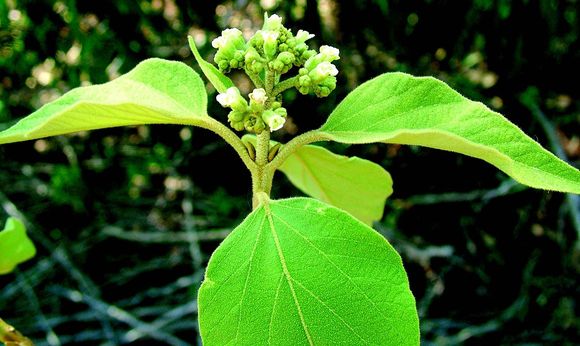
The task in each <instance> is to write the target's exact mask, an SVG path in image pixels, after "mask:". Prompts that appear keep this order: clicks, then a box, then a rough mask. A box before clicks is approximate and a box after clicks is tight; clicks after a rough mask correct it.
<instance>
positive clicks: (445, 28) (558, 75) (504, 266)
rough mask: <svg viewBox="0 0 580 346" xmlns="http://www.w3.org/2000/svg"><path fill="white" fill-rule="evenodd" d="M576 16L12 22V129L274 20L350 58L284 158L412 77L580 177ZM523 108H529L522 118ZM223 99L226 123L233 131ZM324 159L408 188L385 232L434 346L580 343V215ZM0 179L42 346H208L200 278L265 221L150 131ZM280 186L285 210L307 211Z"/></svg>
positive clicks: (77, 11)
mask: <svg viewBox="0 0 580 346" xmlns="http://www.w3.org/2000/svg"><path fill="white" fill-rule="evenodd" d="M578 8H580V1H578V0H566V1H556V0H538V1H531V0H516V1H507V0H475V1H465V2H449V1H437V0H422V1H402V0H398V1H394V0H393V1H388V0H350V1H341V2H339V1H336V0H318V1H306V0H293V1H279V0H260V1H249V0H231V1H216V2H212V1H183V0H137V1H111V0H106V1H98V2H94V1H93V2H91V1H75V0H60V1H55V0H34V1H32V0H19V1H17V0H5V1H0V71H1V73H0V129H3V128H6V127H8V126H9V125H10V124H12V123H13V122H14V121H16V120H17V119H19V118H21V117H23V116H25V115H27V114H29V113H30V112H32V111H33V110H34V109H36V108H38V107H40V106H41V105H42V104H44V103H46V102H48V101H50V100H53V99H55V98H56V97H58V96H60V95H62V94H63V93H64V92H66V91H68V90H70V89H72V88H74V87H77V86H81V85H90V84H94V83H102V82H106V81H108V80H111V79H113V78H116V77H118V76H119V75H121V74H123V73H125V72H127V71H128V70H130V69H131V68H132V67H134V66H135V65H136V64H137V63H138V62H139V61H141V60H143V59H145V58H148V57H152V56H155V57H162V58H167V59H174V60H179V61H184V62H186V63H188V64H190V65H192V66H193V68H195V69H197V67H196V66H194V65H195V64H194V63H193V56H192V55H191V53H190V51H189V49H188V48H187V42H186V36H187V35H188V34H190V35H192V36H193V37H194V39H195V41H196V44H197V45H198V46H199V47H200V48H201V49H200V51H201V54H202V55H204V56H206V57H207V58H208V59H210V60H211V56H212V48H211V44H210V42H211V40H212V39H213V38H215V37H217V35H219V32H220V31H221V30H222V29H223V28H226V27H229V26H234V27H238V28H240V29H241V30H242V31H244V32H251V31H253V30H256V29H257V28H259V27H260V26H261V23H262V18H263V17H262V15H263V10H267V11H269V12H270V13H277V14H279V15H281V16H283V17H284V18H285V22H286V24H287V26H288V27H290V28H293V29H294V30H297V29H298V28H301V29H305V30H308V31H310V32H312V33H315V34H316V37H315V38H314V39H313V42H314V43H315V44H316V45H321V44H331V45H333V46H336V47H339V48H340V50H341V60H340V61H338V65H339V70H340V71H341V73H340V74H339V76H338V77H339V81H338V88H337V90H336V91H335V92H334V93H333V94H332V95H331V97H329V98H327V99H323V100H318V99H315V98H310V97H303V96H300V97H299V95H297V94H296V93H292V92H289V93H288V94H287V95H285V98H286V102H287V108H288V110H289V115H290V117H291V121H288V125H287V126H286V127H285V128H284V131H282V132H281V134H280V135H279V138H277V139H278V140H281V141H286V140H288V139H289V138H290V137H292V136H294V135H295V134H296V133H300V132H304V131H306V130H308V129H311V128H315V127H318V126H319V125H320V124H322V122H323V121H324V119H325V117H326V115H327V114H329V112H330V111H331V110H332V108H333V107H334V106H335V105H336V104H337V103H338V102H339V101H340V100H341V99H342V98H343V97H344V96H345V95H346V94H347V93H348V92H349V91H350V90H352V89H354V88H355V87H356V86H357V85H359V84H360V83H362V82H364V81H366V80H368V79H369V78H372V77H374V76H376V75H378V74H380V73H383V72H387V71H405V72H409V73H413V74H416V75H432V76H435V77H437V78H440V79H442V80H444V81H446V82H447V83H449V84H450V85H451V86H453V87H454V88H455V89H457V90H458V91H460V92H461V93H462V94H464V95H466V96H467V97H470V98H472V99H476V100H479V101H481V102H483V103H485V104H487V105H488V106H489V107H491V108H492V109H496V110H498V111H500V112H501V113H502V114H504V115H505V116H506V117H508V118H509V119H510V120H511V121H513V122H515V123H516V124H518V125H519V126H520V127H522V128H523V129H524V131H525V132H526V133H528V134H530V135H531V136H532V137H534V138H536V139H537V140H538V141H539V142H541V143H542V144H543V145H544V146H547V147H549V148H551V150H553V151H554V152H560V153H561V154H562V155H564V156H565V157H566V158H567V159H568V160H570V161H571V163H572V164H575V165H576V166H578V163H579V160H580V89H579V88H578V86H577V85H578V80H580V69H579V68H578V66H580V41H579V40H578V35H579V34H580V25H579V21H580V18H578ZM361 19H362V20H361ZM361 23H362V24H361ZM233 78H234V79H235V80H236V82H237V83H240V85H241V86H242V88H243V89H244V90H246V91H248V90H249V88H250V83H249V81H248V80H246V79H243V77H242V76H240V75H234V76H233ZM530 88H532V89H530ZM526 90H528V93H527V94H524V95H528V96H529V95H530V94H529V91H530V90H532V91H533V92H534V97H533V98H530V97H526V99H525V101H526V102H522V101H524V100H523V99H522V100H520V95H521V94H522V93H524V92H525V91H526ZM208 92H209V93H210V97H209V101H210V114H212V115H214V116H215V117H217V118H218V119H221V120H225V112H224V110H223V109H221V108H220V107H219V105H217V104H216V102H215V97H214V96H215V91H214V90H213V88H212V87H211V86H209V85H208ZM530 100H532V102H531V104H530V102H529V101H530ZM542 119H544V120H546V121H543V120H542ZM329 147H330V148H331V149H332V150H334V151H336V152H338V153H343V154H347V155H360V156H363V157H365V158H369V159H371V160H373V161H375V162H378V163H381V164H382V165H383V166H384V167H386V168H387V169H388V170H389V171H390V172H391V174H392V176H393V180H394V188H395V193H394V195H393V197H392V198H391V199H390V200H389V201H388V204H387V207H386V212H385V216H384V218H383V220H382V221H381V222H380V223H377V224H376V228H377V229H378V230H379V231H380V232H381V233H382V234H384V235H385V236H386V237H387V238H388V239H389V240H390V241H391V242H392V243H393V244H394V246H395V247H396V248H397V250H398V251H399V252H400V253H401V254H402V257H403V259H404V261H405V265H406V268H407V270H408V271H409V276H410V281H411V285H412V289H413V291H414V293H415V295H416V298H417V303H418V307H419V311H420V315H421V318H422V338H423V344H424V345H458V344H466V345H470V344H474V345H476V344H485V345H496V344H497V345H500V344H502V345H524V344H525V345H540V344H541V345H551V344H554V345H575V344H579V343H580V332H579V330H580V326H579V322H578V318H577V316H578V313H579V311H578V310H579V305H580V302H579V301H578V297H579V296H580V288H579V287H580V285H579V284H578V273H579V271H580V264H579V260H580V250H579V249H580V247H579V246H578V242H577V238H578V232H580V217H579V216H578V215H579V214H580V210H579V209H580V208H579V206H578V199H577V198H576V199H574V198H573V197H569V196H564V195H562V194H558V193H548V192H543V191H536V190H530V189H527V188H524V187H522V186H520V185H517V184H515V183H513V182H512V181H511V180H509V179H507V178H506V177H505V176H504V175H503V174H501V173H499V172H498V171H497V170H496V169H495V168H493V167H491V166H489V165H488V164H486V163H484V162H480V161H477V160H474V159H472V158H469V157H462V156H458V155H456V154H452V153H446V152H440V151H436V150H430V149H425V148H419V147H406V146H398V145H366V146H352V147H347V146H344V145H339V144H329ZM0 162H1V167H2V169H1V170H0V205H1V206H2V209H0V219H4V218H5V216H15V217H19V218H20V219H22V220H25V222H26V223H27V226H28V227H27V228H28V229H29V230H30V232H31V237H32V239H33V240H34V241H35V243H37V244H38V248H39V255H38V256H37V257H36V259H35V260H32V261H29V262H28V263H25V264H23V265H22V266H21V268H20V269H19V270H17V271H16V272H15V273H14V274H12V275H8V276H6V277H2V278H0V315H1V317H2V318H4V319H5V320H6V321H7V322H9V323H10V324H11V325H14V326H15V327H16V328H17V329H18V330H20V331H21V332H23V333H24V334H25V335H27V336H30V337H31V338H32V339H34V340H35V341H36V343H37V345H68V344H71V345H72V344H83V345H93V344H94V345H117V344H125V343H129V344H132V345H149V344H156V345H157V344H170V345H188V344H195V343H199V340H198V337H197V335H196V334H195V330H196V328H197V325H196V311H197V306H196V304H195V293H196V289H197V287H198V286H199V283H200V281H201V279H202V277H203V268H204V267H205V264H206V263H207V260H208V258H209V256H210V255H211V252H212V251H213V249H215V247H216V246H217V245H218V244H219V241H220V240H221V239H223V237H225V235H226V234H227V232H228V230H230V229H231V228H233V227H235V225H236V224H237V223H238V222H239V221H240V220H241V218H243V216H244V215H245V213H247V212H248V211H249V210H250V208H251V203H250V201H249V200H250V188H249V185H250V180H249V175H248V174H247V173H246V172H245V171H244V168H243V165H242V164H241V163H240V162H239V160H238V159H237V158H236V156H235V154H234V153H233V151H232V150H230V149H229V148H228V147H227V146H226V145H225V144H224V143H222V142H219V141H216V137H215V136H214V135H213V134H211V133H208V132H206V131H204V130H201V129H195V128H183V127H179V126H151V127H146V126H139V127H132V128H115V129H107V130H102V131H93V132H88V133H87V132H85V133H78V134H74V135H69V136H61V137H57V138H47V139H41V140H37V141H34V142H25V143H16V144H10V145H4V146H1V147H0ZM224 167H225V169H224ZM277 179H279V180H278V183H279V185H277V186H276V187H275V190H274V195H275V196H277V197H285V196H289V195H292V194H294V195H295V194H298V193H299V192H298V191H297V190H296V189H294V188H293V187H291V186H290V185H289V184H288V183H287V182H286V181H285V180H284V178H283V177H278V178H277Z"/></svg>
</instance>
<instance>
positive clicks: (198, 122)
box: [188, 117, 257, 174]
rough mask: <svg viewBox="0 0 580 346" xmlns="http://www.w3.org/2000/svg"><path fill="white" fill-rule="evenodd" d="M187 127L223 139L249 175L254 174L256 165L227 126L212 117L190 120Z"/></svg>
mask: <svg viewBox="0 0 580 346" xmlns="http://www.w3.org/2000/svg"><path fill="white" fill-rule="evenodd" d="M188 125H194V126H199V127H202V128H204V129H207V130H210V131H212V132H213V133H215V134H217V135H218V136H220V137H221V138H223V139H224V140H225V141H226V143H228V144H229V145H230V146H231V147H232V148H234V150H235V151H236V152H237V153H238V155H239V156H240V158H241V159H242V161H243V162H244V164H245V165H246V167H247V168H248V170H250V173H252V174H254V172H255V171H256V169H257V166H256V163H255V162H254V161H253V160H252V159H251V158H250V155H249V154H248V150H247V149H246V146H245V145H244V143H242V140H241V139H240V137H238V135H236V134H235V133H234V132H233V131H232V130H230V129H229V128H228V127H227V126H225V125H224V124H222V123H220V122H219V121H217V120H215V119H214V118H212V117H203V118H195V119H191V121H189V122H188Z"/></svg>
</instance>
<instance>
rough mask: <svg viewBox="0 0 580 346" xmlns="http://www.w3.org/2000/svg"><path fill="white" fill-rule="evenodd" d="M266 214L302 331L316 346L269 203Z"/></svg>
mask: <svg viewBox="0 0 580 346" xmlns="http://www.w3.org/2000/svg"><path fill="white" fill-rule="evenodd" d="M264 212H265V213H266V217H267V218H268V224H269V225H270V232H271V233H272V237H273V238H274V244H275V246H276V251H277V252H278V258H279V259H280V264H281V266H282V272H283V273H284V277H285V278H286V282H288V287H289V288H290V293H291V294H292V299H293V300H294V305H295V306H296V310H297V312H298V316H299V317H300V324H301V325H302V329H303V330H304V334H305V335H306V339H307V340H308V344H309V345H310V346H314V342H313V341H312V336H311V335H310V332H309V331H308V326H307V325H306V320H305V319H304V314H303V313H302V307H301V306H300V302H299V301H298V296H297V294H296V290H295V289H294V279H293V278H292V275H291V274H290V271H289V270H288V266H287V264H286V259H285V258H284V252H283V251H282V247H281V245H280V239H279V238H278V234H277V233H276V227H275V226H274V220H273V218H272V211H271V210H270V205H269V204H268V203H265V204H264ZM272 308H273V307H272Z"/></svg>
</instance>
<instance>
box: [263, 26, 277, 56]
mask: <svg viewBox="0 0 580 346" xmlns="http://www.w3.org/2000/svg"><path fill="white" fill-rule="evenodd" d="M262 37H263V38H264V54H265V55H266V58H268V59H272V58H273V57H274V55H276V50H277V47H278V32H276V31H263V32H262Z"/></svg>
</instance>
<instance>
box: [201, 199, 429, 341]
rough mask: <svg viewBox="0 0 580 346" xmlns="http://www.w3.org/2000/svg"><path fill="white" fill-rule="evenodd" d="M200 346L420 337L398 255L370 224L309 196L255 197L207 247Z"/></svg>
mask: <svg viewBox="0 0 580 346" xmlns="http://www.w3.org/2000/svg"><path fill="white" fill-rule="evenodd" d="M198 302H199V309H200V310H199V312H200V316H199V323H200V332H201V336H202V339H203V341H204V345H207V346H212V345H219V346H223V345H236V346H238V345H252V346H253V345H367V344H368V345H401V346H402V345H418V344H419V322H418V317H417V311H416V308H415V300H414V298H413V295H412V294H411V291H410V290H409V283H408V279H407V275H406V273H405V270H404V269H403V265H402V262H401V258H400V257H399V255H398V254H397V252H396V251H395V250H394V249H393V248H392V247H391V246H390V245H389V244H388V243H387V241H386V240H385V239H384V238H383V237H382V236H381V235H379V234H378V233H376V232H375V231H374V230H373V229H371V228H369V227H368V226H366V225H365V224H363V223H361V222H360V221H358V220H356V219H354V218H353V217H352V216H350V215H349V214H347V213H345V212H344V211H342V210H340V209H337V208H334V207H331V206H328V205H326V204H324V203H322V202H319V201H317V200H314V199H310V198H293V199H286V200H279V201H267V202H264V201H263V202H262V205H261V206H260V207H258V208H257V209H256V210H254V211H253V212H252V213H251V214H250V215H249V216H248V217H247V218H246V220H244V222H243V223H242V224H241V225H240V226H238V227H237V228H236V229H235V230H234V231H233V232H232V233H231V234H230V235H229V236H228V237H227V238H226V239H225V240H224V241H223V242H222V244H221V245H220V246H219V247H218V249H217V250H216V251H215V252H214V254H213V255H212V257H211V259H210V261H209V265H208V268H207V271H206V276H205V280H204V281H203V284H202V286H201V288H200V290H199V298H198Z"/></svg>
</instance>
